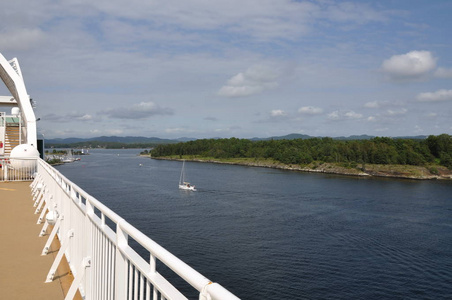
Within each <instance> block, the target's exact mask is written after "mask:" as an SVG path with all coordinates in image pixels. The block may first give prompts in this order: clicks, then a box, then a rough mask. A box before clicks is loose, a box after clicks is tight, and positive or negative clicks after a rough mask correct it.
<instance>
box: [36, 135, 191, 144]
mask: <svg viewBox="0 0 452 300" xmlns="http://www.w3.org/2000/svg"><path fill="white" fill-rule="evenodd" d="M184 140H190V139H188V138H184ZM94 141H96V142H107V143H123V144H145V143H147V144H150V143H154V144H170V143H178V142H180V140H177V139H176V140H171V139H161V138H157V137H149V138H148V137H142V136H125V137H121V136H99V137H93V138H85V139H83V138H65V139H61V138H58V139H47V140H45V143H46V144H47V145H49V144H51V145H56V144H74V143H83V142H94Z"/></svg>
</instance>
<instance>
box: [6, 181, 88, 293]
mask: <svg viewBox="0 0 452 300" xmlns="http://www.w3.org/2000/svg"><path fill="white" fill-rule="evenodd" d="M29 185H30V182H0V228H1V231H0V240H1V243H0V291H1V296H0V298H2V299H64V296H65V294H66V293H67V291H68V289H69V287H70V284H71V282H72V280H73V277H72V275H71V273H70V272H69V267H68V266H67V263H66V261H65V259H64V260H63V261H64V262H62V263H61V264H60V266H59V268H58V270H57V274H56V275H55V279H54V280H53V281H52V282H50V283H45V280H46V276H47V273H48V271H49V270H50V267H51V266H52V263H53V260H54V258H55V256H56V255H57V253H58V250H59V247H60V246H59V242H58V240H57V239H56V238H55V240H54V242H53V243H52V245H51V249H50V251H49V254H47V255H45V256H41V252H42V249H43V248H44V245H45V243H46V242H47V239H48V234H49V233H50V232H49V230H48V234H47V235H46V236H44V237H39V236H38V235H39V232H40V230H41V228H42V224H41V225H38V224H36V221H37V219H38V215H35V214H34V211H35V208H34V207H33V202H32V195H31V190H30V187H29ZM76 298H80V294H79V293H78V292H77V294H76Z"/></svg>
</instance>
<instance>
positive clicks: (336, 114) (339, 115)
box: [328, 110, 363, 121]
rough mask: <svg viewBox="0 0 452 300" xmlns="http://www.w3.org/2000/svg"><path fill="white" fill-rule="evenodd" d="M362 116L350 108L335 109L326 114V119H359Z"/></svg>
mask: <svg viewBox="0 0 452 300" xmlns="http://www.w3.org/2000/svg"><path fill="white" fill-rule="evenodd" d="M362 117H363V115H362V114H359V113H356V112H354V111H352V110H349V111H339V110H336V111H333V112H332V113H329V114H328V119H329V120H333V121H341V120H351V119H361V118H362Z"/></svg>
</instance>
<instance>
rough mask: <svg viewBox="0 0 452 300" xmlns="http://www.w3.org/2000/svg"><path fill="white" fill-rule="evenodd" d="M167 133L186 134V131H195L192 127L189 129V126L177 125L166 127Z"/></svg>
mask: <svg viewBox="0 0 452 300" xmlns="http://www.w3.org/2000/svg"><path fill="white" fill-rule="evenodd" d="M165 132H166V133H172V134H174V133H176V134H185V133H192V132H195V131H194V130H192V129H188V128H181V127H175V128H167V129H165Z"/></svg>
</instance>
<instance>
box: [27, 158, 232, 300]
mask: <svg viewBox="0 0 452 300" xmlns="http://www.w3.org/2000/svg"><path fill="white" fill-rule="evenodd" d="M32 185H33V187H34V194H35V196H34V197H35V198H37V199H36V200H35V201H36V202H38V201H43V202H44V201H45V202H47V203H45V205H46V206H45V208H44V210H45V209H46V208H47V209H48V210H49V211H52V210H55V211H57V213H58V215H60V216H64V218H63V217H60V219H59V222H60V223H58V225H55V226H56V227H58V226H60V228H59V229H57V230H56V232H55V233H53V234H54V235H55V234H58V236H59V238H60V240H61V241H62V243H63V244H64V245H62V248H66V245H68V248H67V249H65V252H64V254H65V255H66V257H67V258H68V260H70V263H69V266H70V268H71V271H72V272H73V274H74V276H75V279H74V282H75V281H76V280H78V282H79V284H80V286H78V285H77V286H76V287H75V288H74V289H75V290H76V289H77V288H79V289H80V291H84V292H86V294H87V295H88V297H87V299H90V297H89V296H90V295H89V291H93V289H96V291H97V290H98V289H99V287H94V286H93V283H92V282H89V281H86V282H85V283H84V284H83V281H82V279H80V277H81V276H82V275H83V274H81V273H84V272H85V268H86V267H87V265H93V266H94V265H96V266H97V262H96V259H97V257H102V259H104V260H105V258H103V254H99V253H104V252H103V251H106V253H107V254H109V255H111V257H110V258H106V260H108V261H110V262H111V263H113V262H112V261H113V260H114V261H115V262H114V263H113V264H114V266H112V267H111V270H115V272H118V271H119V272H120V273H119V274H117V275H115V274H113V273H111V274H109V275H108V276H110V277H108V278H109V279H110V280H111V279H112V278H113V277H114V280H115V283H114V284H113V287H106V288H105V289H114V290H115V295H114V297H113V295H111V296H112V298H115V299H122V296H121V295H125V294H126V293H129V296H130V295H131V294H130V293H132V290H133V292H134V293H137V292H138V291H137V290H138V289H139V290H140V291H141V293H143V291H144V290H146V293H149V291H150V289H151V288H150V285H152V287H153V290H154V293H156V290H157V291H158V292H160V293H161V295H162V296H164V298H166V299H171V298H173V297H174V298H175V299H176V298H182V299H183V298H185V297H184V296H182V294H180V292H178V291H177V290H176V289H175V288H174V287H173V286H172V285H171V284H170V283H169V282H168V281H167V280H166V279H164V278H163V277H161V276H160V275H159V273H158V271H157V270H156V263H155V260H156V259H157V260H159V261H160V262H162V263H163V264H164V265H166V266H167V267H168V268H170V269H171V270H173V271H174V272H175V273H176V274H178V275H179V276H180V277H181V278H182V279H184V280H185V281H186V282H187V283H188V284H190V285H191V286H192V287H193V288H195V289H196V290H197V291H198V292H199V295H200V296H199V297H200V299H238V298H237V297H236V296H235V295H233V294H232V293H230V292H229V291H228V290H226V289H225V288H223V287H222V286H221V285H219V284H217V283H212V282H211V281H210V280H209V279H207V278H206V277H204V276H203V275H202V274H200V273H199V272H198V271H196V270H195V269H193V268H192V267H190V266H189V265H187V264H186V263H184V262H183V261H182V260H180V259H179V258H178V257H176V256H175V255H173V254H172V253H171V252H169V251H168V250H166V249H165V248H163V247H162V246H160V245H159V244H158V243H157V242H155V241H153V240H152V239H151V238H149V237H148V236H146V235H145V234H144V233H142V232H141V231H139V230H138V229H136V228H135V227H134V226H133V225H131V224H130V223H129V222H127V221H126V220H124V219H123V218H122V217H121V216H119V215H118V214H117V213H115V212H114V211H112V210H111V209H109V208H108V207H107V206H106V205H104V204H103V203H102V202H100V201H99V200H97V199H96V198H94V197H92V196H91V195H89V194H88V193H87V192H86V191H84V190H83V189H81V188H80V187H79V186H77V185H76V184H75V183H73V182H71V181H70V180H69V179H67V178H66V177H65V176H64V175H62V174H61V173H60V172H59V171H58V170H56V169H55V168H53V167H51V166H50V165H49V164H48V163H46V162H45V161H44V160H42V159H40V158H38V172H37V178H36V179H35V181H34V182H33V184H32ZM38 185H40V187H41V189H39V188H37V186H38ZM38 190H40V192H38ZM38 194H39V195H41V196H36V195H38ZM44 198H45V199H46V200H43V199H44ZM83 200H84V201H83ZM36 202H35V203H36ZM40 205H41V206H43V205H44V204H42V203H41V204H40ZM74 205H75V206H74ZM95 210H96V212H97V213H98V214H100V216H98V214H96V213H95ZM43 214H44V212H42V213H41V219H43ZM105 218H108V219H109V220H111V222H113V224H115V226H116V228H115V229H114V230H113V229H111V228H110V227H108V226H105ZM82 219H83V220H84V221H83V220H82ZM48 222H49V221H48V220H46V221H45V224H44V226H45V227H46V225H47V224H48ZM82 223H83V224H84V225H81V224H82ZM80 226H81V227H80ZM78 227H80V229H79V228H78ZM91 228H94V229H91ZM54 230H55V227H54ZM65 231H66V232H65ZM57 232H58V233H57ZM74 232H75V233H74ZM83 234H86V235H87V236H86V237H80V236H79V235H83ZM66 235H67V236H71V235H72V237H73V236H75V237H76V238H72V240H77V241H79V243H76V242H69V238H66V240H67V241H68V242H65V241H66V240H65V236H66ZM93 237H98V238H99V239H102V241H103V242H101V244H102V245H103V247H107V248H108V249H107V250H105V249H103V248H102V249H101V248H99V247H98V246H97V245H90V244H87V242H86V240H88V239H89V238H91V239H93ZM128 237H131V238H133V239H134V240H135V241H136V242H137V243H138V244H140V245H141V247H143V248H144V249H146V250H147V251H149V253H150V256H151V257H150V260H149V261H148V262H146V261H145V260H143V259H142V258H141V257H140V256H139V255H138V253H136V252H135V251H134V250H133V249H132V248H131V247H130V245H129V239H128ZM50 238H53V236H52V234H51V235H50V237H49V239H50ZM48 243H49V242H48ZM71 243H73V244H74V245H72V244H71ZM94 243H97V241H96V240H94ZM81 244H83V245H81ZM71 245H72V248H71ZM96 247H97V248H96ZM94 248H96V249H94ZM110 248H111V249H110ZM93 249H94V250H93ZM113 252H116V255H114V254H113ZM57 258H58V256H57ZM57 258H56V259H57ZM87 261H89V262H90V263H87ZM80 265H85V267H84V268H81V267H79V266H80ZM127 266H128V271H127ZM109 268H110V267H109ZM96 270H97V269H96ZM51 271H52V269H51ZM87 272H89V271H87ZM92 272H97V271H92ZM50 273H51V272H49V274H50ZM137 274H139V275H137ZM85 275H86V276H85V277H86V278H91V279H92V280H94V279H95V278H94V277H96V276H94V275H95V274H93V275H92V276H90V275H89V274H85ZM156 276H157V277H156ZM51 278H52V279H53V275H52V276H51ZM85 280H86V279H85ZM116 280H118V281H116ZM132 283H133V284H132ZM96 284H99V281H97V282H96ZM124 284H125V286H122V285H124ZM145 285H146V286H147V288H146V287H145ZM71 288H72V287H71ZM101 288H102V287H101ZM116 293H119V294H116ZM106 294H107V295H109V293H108V292H107V293H106ZM171 295H173V296H171ZM93 298H94V297H93ZM105 299H109V297H105ZM134 299H135V298H134ZM140 299H141V298H140Z"/></svg>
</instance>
